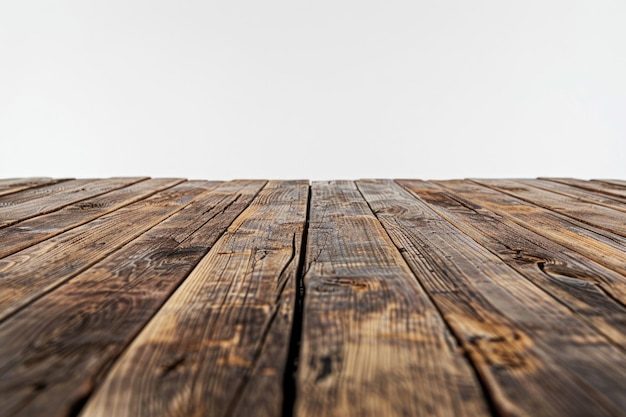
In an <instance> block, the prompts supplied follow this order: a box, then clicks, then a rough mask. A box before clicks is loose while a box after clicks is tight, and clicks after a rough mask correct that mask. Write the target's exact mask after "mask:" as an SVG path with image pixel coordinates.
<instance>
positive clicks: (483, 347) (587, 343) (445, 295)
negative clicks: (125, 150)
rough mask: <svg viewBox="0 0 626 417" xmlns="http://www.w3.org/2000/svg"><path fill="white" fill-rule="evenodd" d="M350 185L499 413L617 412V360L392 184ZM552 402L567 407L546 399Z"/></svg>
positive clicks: (611, 349)
mask: <svg viewBox="0 0 626 417" xmlns="http://www.w3.org/2000/svg"><path fill="white" fill-rule="evenodd" d="M403 183H406V182H403ZM358 184H359V188H360V189H361V190H362V192H363V194H364V195H365V197H366V199H367V200H368V202H369V203H370V205H371V206H372V208H373V209H374V211H375V213H376V215H377V216H378V218H379V219H380V220H381V222H382V224H383V226H385V228H386V230H387V231H388V232H389V234H390V236H391V238H392V239H393V240H394V243H395V244H396V245H397V246H398V247H400V248H401V249H403V255H404V256H405V258H406V260H407V262H408V263H409V265H410V266H411V268H412V269H413V271H414V273H415V274H416V275H418V276H419V277H420V280H421V282H422V283H423V285H424V287H425V288H426V290H427V291H428V293H429V294H430V295H431V297H432V298H433V301H434V302H435V303H436V304H437V306H438V307H439V308H440V310H441V312H442V313H443V315H444V317H446V319H447V320H448V323H449V324H450V326H451V328H452V329H453V330H454V332H455V334H456V335H457V337H458V338H459V340H460V343H461V344H462V346H463V348H464V349H466V351H467V352H468V353H469V355H470V357H471V358H472V361H473V363H474V364H475V366H476V368H477V370H478V371H479V372H480V374H481V375H482V376H483V378H484V380H485V381H486V383H487V386H488V389H490V391H491V393H492V398H493V400H494V403H495V405H496V407H497V409H498V410H499V411H501V412H502V413H503V414H517V415H524V416H546V417H548V416H554V415H569V416H581V417H582V416H589V415H596V416H599V415H611V414H610V413H611V411H619V410H620V409H623V408H624V407H625V406H626V398H624V396H623V391H622V389H621V388H617V387H619V384H620V383H621V382H622V381H623V378H624V377H623V375H625V372H626V355H624V352H622V351H620V350H619V349H617V348H616V347H615V346H614V345H613V344H612V343H610V342H609V341H608V340H606V339H605V338H604V337H603V336H601V335H600V334H598V332H596V331H594V330H593V329H591V328H589V327H588V326H586V325H585V324H584V323H583V322H581V321H580V320H578V319H577V317H576V316H574V314H572V313H571V311H569V310H567V309H566V308H565V307H564V306H563V305H562V304H561V303H559V302H558V301H557V300H555V299H554V298H552V297H550V296H549V295H547V294H546V293H545V292H544V291H542V290H541V289H540V288H538V287H537V286H535V285H533V284H532V283H531V282H529V281H528V280H526V279H524V278H523V277H522V276H520V275H519V274H518V273H517V272H516V271H514V270H513V269H511V268H510V267H509V266H508V265H506V264H504V263H503V262H502V261H501V260H500V259H498V258H497V257H496V256H495V255H493V254H492V253H491V252H489V251H488V250H486V249H485V248H484V247H482V246H480V245H479V244H478V243H476V242H475V241H474V240H472V239H471V238H470V237H468V236H467V235H465V234H463V233H462V232H461V231H459V230H458V229H457V228H455V227H454V226H452V225H450V224H449V223H448V222H446V221H445V219H443V218H442V217H441V216H439V215H437V213H436V212H435V211H434V210H432V209H431V208H430V207H429V206H428V205H427V204H426V203H424V202H422V201H421V200H417V199H414V198H413V197H412V196H411V195H410V194H409V193H407V192H406V191H405V190H403V189H401V188H400V187H399V186H397V185H396V184H394V183H393V182H391V181H387V182H384V181H379V182H376V181H369V182H365V181H362V182H359V183H358ZM409 184H410V183H409ZM559 328H561V329H562V331H558V330H557V329H559ZM556 352H559V355H558V357H555V356H554V354H555V353H556ZM546 357H553V358H554V361H546V360H545V358H546ZM593 380H598V381H604V383H603V385H602V386H598V385H595V384H593V383H589V382H590V381H593ZM492 381H495V383H493V382H492ZM560 396H562V397H566V398H568V399H569V400H568V401H566V402H560V401H555V398H559V397H560ZM522 398H532V399H533V400H532V401H526V402H524V401H521V399H522Z"/></svg>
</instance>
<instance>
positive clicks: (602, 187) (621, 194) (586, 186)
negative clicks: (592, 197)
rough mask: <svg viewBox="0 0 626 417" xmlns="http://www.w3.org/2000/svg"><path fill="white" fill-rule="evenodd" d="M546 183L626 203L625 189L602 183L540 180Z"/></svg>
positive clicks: (573, 180)
mask: <svg viewBox="0 0 626 417" xmlns="http://www.w3.org/2000/svg"><path fill="white" fill-rule="evenodd" d="M540 179H542V180H546V181H552V182H558V183H561V184H565V185H569V186H572V187H578V188H580V189H582V190H586V191H591V192H593V193H594V194H596V195H603V196H605V197H610V198H612V199H613V200H618V201H621V202H622V203H624V202H626V187H624V186H621V185H615V184H611V183H607V182H602V181H583V180H579V179H575V178H540Z"/></svg>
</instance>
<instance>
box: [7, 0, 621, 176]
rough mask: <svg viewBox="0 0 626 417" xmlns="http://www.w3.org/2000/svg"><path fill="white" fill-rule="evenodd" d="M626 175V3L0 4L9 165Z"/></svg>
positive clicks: (87, 171) (96, 171)
mask: <svg viewBox="0 0 626 417" xmlns="http://www.w3.org/2000/svg"><path fill="white" fill-rule="evenodd" d="M121 175H149V176H155V177H156V176H183V177H189V178H211V179H232V178H310V179H331V178H361V177H382V178H390V177H417V178H458V177H535V176H540V175H541V176H575V177H580V178H591V177H605V178H606V177H614V178H615V177H618V178H626V1H624V0H615V1H608V0H587V1H578V0H541V1H536V0H525V1H503V0H473V1H464V0H442V1H415V0H411V1H396V0H384V1H382V0H381V1H371V0H360V1H356V0H333V1H327V0H312V1H298V0H291V1H286V0H285V1H273V0H268V1H252V0H229V1H163V0H150V1H143V0H142V1H129V0H123V1H119V0H107V1H86V0H80V1H67V0H51V1H44V0H31V1H29V0H24V1H8V0H7V1H1V2H0V177H17V176H55V177H59V176H73V177H102V176H121Z"/></svg>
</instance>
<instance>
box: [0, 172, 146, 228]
mask: <svg viewBox="0 0 626 417" xmlns="http://www.w3.org/2000/svg"><path fill="white" fill-rule="evenodd" d="M142 179H145V178H112V179H107V180H97V181H89V182H86V183H82V182H80V181H76V182H79V184H78V185H77V186H75V187H68V185H69V184H75V183H76V182H74V181H72V182H69V181H68V182H62V183H60V184H58V185H53V186H51V187H50V188H51V189H53V190H54V191H52V192H51V193H47V194H45V195H44V194H40V193H41V192H42V191H44V190H43V189H41V188H38V189H36V190H27V191H25V192H23V193H18V194H12V195H9V196H5V197H19V196H21V195H30V194H31V193H30V191H32V194H34V196H36V197H39V198H35V199H34V200H31V199H28V200H19V202H18V200H17V198H11V199H10V202H11V203H12V204H10V205H7V206H3V207H0V227H6V226H10V225H12V224H15V223H17V222H19V221H22V220H26V219H29V218H31V217H35V216H37V215H41V214H46V213H50V212H52V211H55V210H58V209H60V208H61V207H64V206H67V205H69V204H72V203H76V202H78V201H81V200H85V199H87V198H89V197H94V196H97V195H100V194H104V193H106V192H109V191H111V190H116V189H118V188H122V187H125V186H127V185H131V184H134V183H136V182H139V181H141V180H142ZM45 188H48V187H45Z"/></svg>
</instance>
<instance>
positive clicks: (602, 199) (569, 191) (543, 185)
mask: <svg viewBox="0 0 626 417" xmlns="http://www.w3.org/2000/svg"><path fill="white" fill-rule="evenodd" d="M516 182H519V183H521V184H524V185H526V186H530V187H535V188H539V189H541V190H545V191H549V192H553V193H557V194H561V195H564V196H567V197H571V198H574V199H576V200H579V201H581V202H584V203H586V204H587V205H591V206H592V209H593V205H596V204H597V205H601V206H604V207H608V208H610V209H613V210H619V211H626V201H619V200H618V199H617V198H611V197H609V196H607V195H603V194H598V193H595V192H592V191H590V190H583V189H580V188H578V187H575V186H570V185H568V184H563V183H560V182H553V181H546V180H541V179H537V180H534V179H523V180H516Z"/></svg>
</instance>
